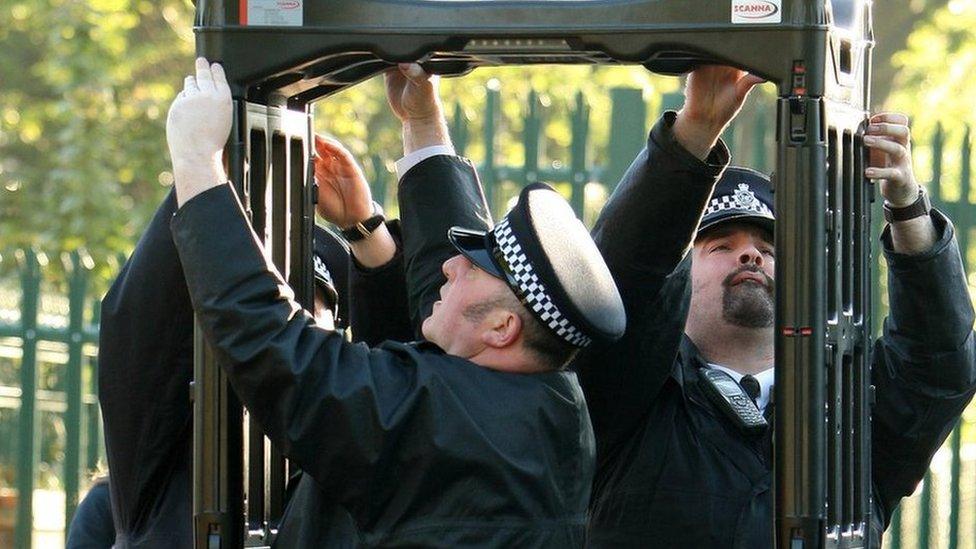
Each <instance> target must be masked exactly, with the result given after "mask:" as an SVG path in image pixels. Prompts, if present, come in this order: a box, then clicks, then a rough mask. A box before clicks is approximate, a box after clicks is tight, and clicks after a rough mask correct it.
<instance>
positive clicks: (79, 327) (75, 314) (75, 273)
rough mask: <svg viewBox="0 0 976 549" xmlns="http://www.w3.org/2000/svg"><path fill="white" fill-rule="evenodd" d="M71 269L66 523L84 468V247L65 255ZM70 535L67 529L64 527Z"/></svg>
mask: <svg viewBox="0 0 976 549" xmlns="http://www.w3.org/2000/svg"><path fill="white" fill-rule="evenodd" d="M64 263H65V271H66V272H67V273H68V333H67V336H68V364H67V372H66V373H67V376H66V387H65V392H66V394H67V401H68V407H67V412H66V414H65V416H66V417H65V424H66V428H65V431H66V437H67V441H66V442H67V444H66V448H65V457H64V523H65V525H68V524H70V523H71V517H73V516H74V514H75V508H76V507H77V506H78V485H79V482H78V477H79V474H80V472H81V393H82V388H81V368H82V365H81V351H82V346H83V345H84V337H85V326H84V323H85V296H86V293H87V290H88V272H89V270H90V269H91V268H92V263H91V257H89V256H88V254H87V253H85V252H84V251H74V252H71V254H70V255H69V256H68V257H66V258H64ZM64 534H65V539H67V535H68V529H67V528H65V531H64Z"/></svg>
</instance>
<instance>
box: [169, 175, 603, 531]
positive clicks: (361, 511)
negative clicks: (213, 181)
mask: <svg viewBox="0 0 976 549" xmlns="http://www.w3.org/2000/svg"><path fill="white" fill-rule="evenodd" d="M172 230H173V235H174V241H175V242H176V246H177V249H178V250H179V255H180V259H181V262H182V264H183V269H184V273H185V274H186V279H187V286H188V288H189V291H190V296H191V299H192V301H193V307H194V310H195V311H196V313H197V316H198V319H199V322H200V324H201V327H202V329H203V331H204V333H205V334H206V337H207V339H208V340H209V341H210V342H211V343H212V344H213V345H214V347H215V348H216V349H217V353H218V357H219V360H220V362H221V364H222V365H223V366H224V368H225V370H226V371H227V373H228V377H229V378H230V380H231V383H232V385H233V387H234V389H235V392H236V393H237V394H238V396H239V397H240V398H241V400H242V402H243V403H244V404H245V406H247V408H248V409H249V411H250V413H251V414H252V415H253V417H254V418H255V419H256V420H257V421H258V422H259V423H260V424H261V426H262V428H263V429H264V431H265V432H266V433H267V434H268V436H269V437H271V439H272V440H274V441H276V442H277V443H278V444H280V447H281V448H282V452H283V453H284V454H285V456H287V457H288V458H290V459H292V460H294V462H295V463H297V464H298V465H299V466H300V467H301V468H302V469H303V470H304V471H305V472H306V474H309V475H311V477H312V478H314V479H315V481H316V482H317V484H318V485H319V486H320V487H321V488H322V490H323V491H325V492H326V493H328V494H331V495H333V496H334V498H335V499H336V500H337V501H338V502H339V503H340V504H341V505H342V506H343V507H345V508H346V509H347V510H348V511H349V512H350V514H351V515H352V517H353V519H354V520H355V522H356V524H357V526H358V527H359V529H360V535H361V544H362V545H364V546H397V547H401V546H413V547H465V546H478V547H484V546H490V547H539V546H545V547H569V546H574V545H579V544H580V543H581V541H582V533H583V527H584V521H585V512H586V501H587V499H588V496H589V482H588V481H589V479H590V476H589V473H588V471H589V468H590V467H591V466H592V457H593V440H592V432H591V429H590V425H589V418H588V416H587V413H586V407H585V405H584V403H583V397H582V391H581V389H580V387H579V385H578V383H577V382H576V376H575V374H572V373H567V372H550V373H543V374H534V375H520V374H508V373H503V372H498V371H494V370H490V369H487V368H483V367H480V366H477V365H475V364H473V363H471V362H469V361H467V360H464V359H461V358H458V357H454V356H450V355H447V354H444V353H443V352H442V351H440V350H439V349H437V348H436V347H434V346H432V345H429V344H419V345H410V344H403V343H392V342H388V343H384V344H382V345H380V346H379V347H376V348H372V349H371V348H369V347H367V346H366V345H363V344H353V343H350V342H347V341H346V340H345V339H344V338H343V337H342V336H341V335H340V334H338V333H336V332H331V331H326V330H324V329H322V328H319V327H318V326H316V325H315V323H314V321H313V320H312V319H311V318H310V317H309V316H308V314H307V313H305V312H304V311H303V310H302V309H301V307H299V306H298V305H297V304H296V303H295V302H294V300H293V299H292V294H291V291H290V290H289V289H288V287H287V286H286V285H285V284H284V282H283V281H282V280H281V279H280V277H279V275H278V274H277V273H276V272H275V271H274V270H273V268H272V267H271V266H270V265H269V264H268V263H267V262H266V260H265V257H264V255H263V254H262V253H261V250H260V248H259V246H258V244H257V241H256V238H255V235H254V234H253V232H252V231H251V230H250V227H249V226H248V225H247V223H246V221H245V218H244V215H243V211H242V210H241V208H240V206H239V204H238V202H237V200H236V198H235V195H234V193H233V190H232V189H231V187H230V186H228V185H221V186H219V187H216V188H214V189H210V190H209V191H207V192H204V193H201V194H200V195H199V196H196V197H194V198H193V199H192V200H190V201H188V202H187V203H186V204H185V205H184V206H183V207H182V208H180V210H179V211H177V213H176V216H175V217H174V219H173V222H172ZM409 230H410V229H409V227H408V224H407V222H406V220H404V237H405V239H406V240H407V241H409V239H410V236H409Z"/></svg>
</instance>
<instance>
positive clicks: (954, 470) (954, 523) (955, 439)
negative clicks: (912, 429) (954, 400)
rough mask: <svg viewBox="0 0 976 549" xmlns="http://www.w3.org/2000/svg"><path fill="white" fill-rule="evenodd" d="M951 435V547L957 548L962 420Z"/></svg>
mask: <svg viewBox="0 0 976 549" xmlns="http://www.w3.org/2000/svg"><path fill="white" fill-rule="evenodd" d="M950 436H951V438H950V445H951V448H952V466H951V469H950V470H951V474H952V478H950V479H949V483H950V484H949V549H956V548H957V547H959V472H960V467H959V465H960V464H959V452H960V450H961V447H962V421H957V422H956V427H955V428H954V429H953V430H952V435H950Z"/></svg>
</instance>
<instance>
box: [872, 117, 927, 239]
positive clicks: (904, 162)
mask: <svg viewBox="0 0 976 549" xmlns="http://www.w3.org/2000/svg"><path fill="white" fill-rule="evenodd" d="M864 144H865V145H866V146H867V147H868V150H869V151H870V157H869V161H868V167H867V169H865V170H864V176H865V177H867V178H868V179H873V180H876V181H879V182H880V186H881V196H882V197H884V200H885V204H884V206H885V210H886V214H885V217H886V219H888V220H889V221H890V222H891V240H892V245H893V247H894V249H895V251H896V252H900V253H909V254H911V253H921V252H923V251H925V250H928V249H929V248H931V247H932V245H934V244H935V242H936V240H937V238H938V235H937V232H936V229H935V225H933V224H932V218H931V217H930V216H929V215H928V212H929V209H930V207H929V204H928V199H927V197H926V196H925V192H924V189H922V187H921V186H920V185H919V184H918V182H917V181H916V180H915V171H914V170H913V169H912V132H911V129H910V128H909V127H908V117H907V116H905V115H904V114H901V113H896V112H884V113H879V114H876V115H874V116H872V117H871V119H870V120H869V122H868V127H867V131H866V132H865V135H864Z"/></svg>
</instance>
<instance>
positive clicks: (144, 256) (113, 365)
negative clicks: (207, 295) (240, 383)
mask: <svg viewBox="0 0 976 549" xmlns="http://www.w3.org/2000/svg"><path fill="white" fill-rule="evenodd" d="M175 210H176V198H175V195H174V194H173V193H172V192H170V194H169V196H167V197H166V200H165V201H164V202H163V203H162V205H161V206H160V207H159V209H158V210H157V211H156V214H155V216H154V217H153V218H152V221H151V222H150V224H149V227H148V228H147V229H146V231H145V233H144V234H143V235H142V238H140V239H139V243H138V244H137V245H136V249H135V251H134V252H133V254H132V256H131V257H130V258H129V260H128V261H127V262H126V264H125V266H124V267H123V268H122V271H121V272H120V273H119V276H118V277H117V278H116V280H115V282H114V283H113V284H112V287H111V288H110V289H109V291H108V293H107V294H106V295H105V298H104V299H103V300H102V317H101V328H100V332H99V368H98V388H99V401H100V403H101V407H102V414H103V417H104V423H105V448H106V453H107V455H108V464H109V469H110V471H111V491H112V505H113V507H114V513H115V522H116V527H117V528H118V530H119V531H120V532H125V533H129V534H134V533H136V532H137V531H138V530H139V529H140V528H141V526H142V525H143V524H144V521H145V520H147V516H148V515H150V514H151V513H150V510H151V509H153V508H154V507H156V506H157V505H159V504H160V501H159V500H160V498H163V497H165V496H164V494H166V493H170V492H168V491H167V490H166V486H167V485H168V484H170V483H171V482H175V480H174V479H184V480H185V479H186V478H188V477H187V476H186V475H181V474H179V472H178V471H175V470H174V469H175V468H178V467H189V464H188V463H187V461H186V452H187V449H188V448H189V444H190V440H191V438H190V435H191V428H192V427H191V425H192V406H191V403H190V398H189V397H190V392H189V386H190V381H191V379H192V378H193V347H192V346H193V341H192V340H193V338H192V334H193V310H192V308H191V306H190V298H189V295H188V294H187V289H186V283H185V282H184V279H183V272H182V266H181V264H180V260H179V257H178V256H177V253H176V248H175V246H174V245H173V238H172V234H171V233H170V230H169V220H170V218H171V217H172V215H173V212H174V211H175ZM187 489H189V487H188V486H187ZM177 492H179V491H178V490H177ZM184 503H186V505H185V506H184V507H186V508H187V509H188V508H189V494H188V493H187V496H186V501H185V502H184ZM185 519H186V521H187V522H186V527H187V532H189V531H190V530H189V519H190V517H189V516H186V517H185Z"/></svg>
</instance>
